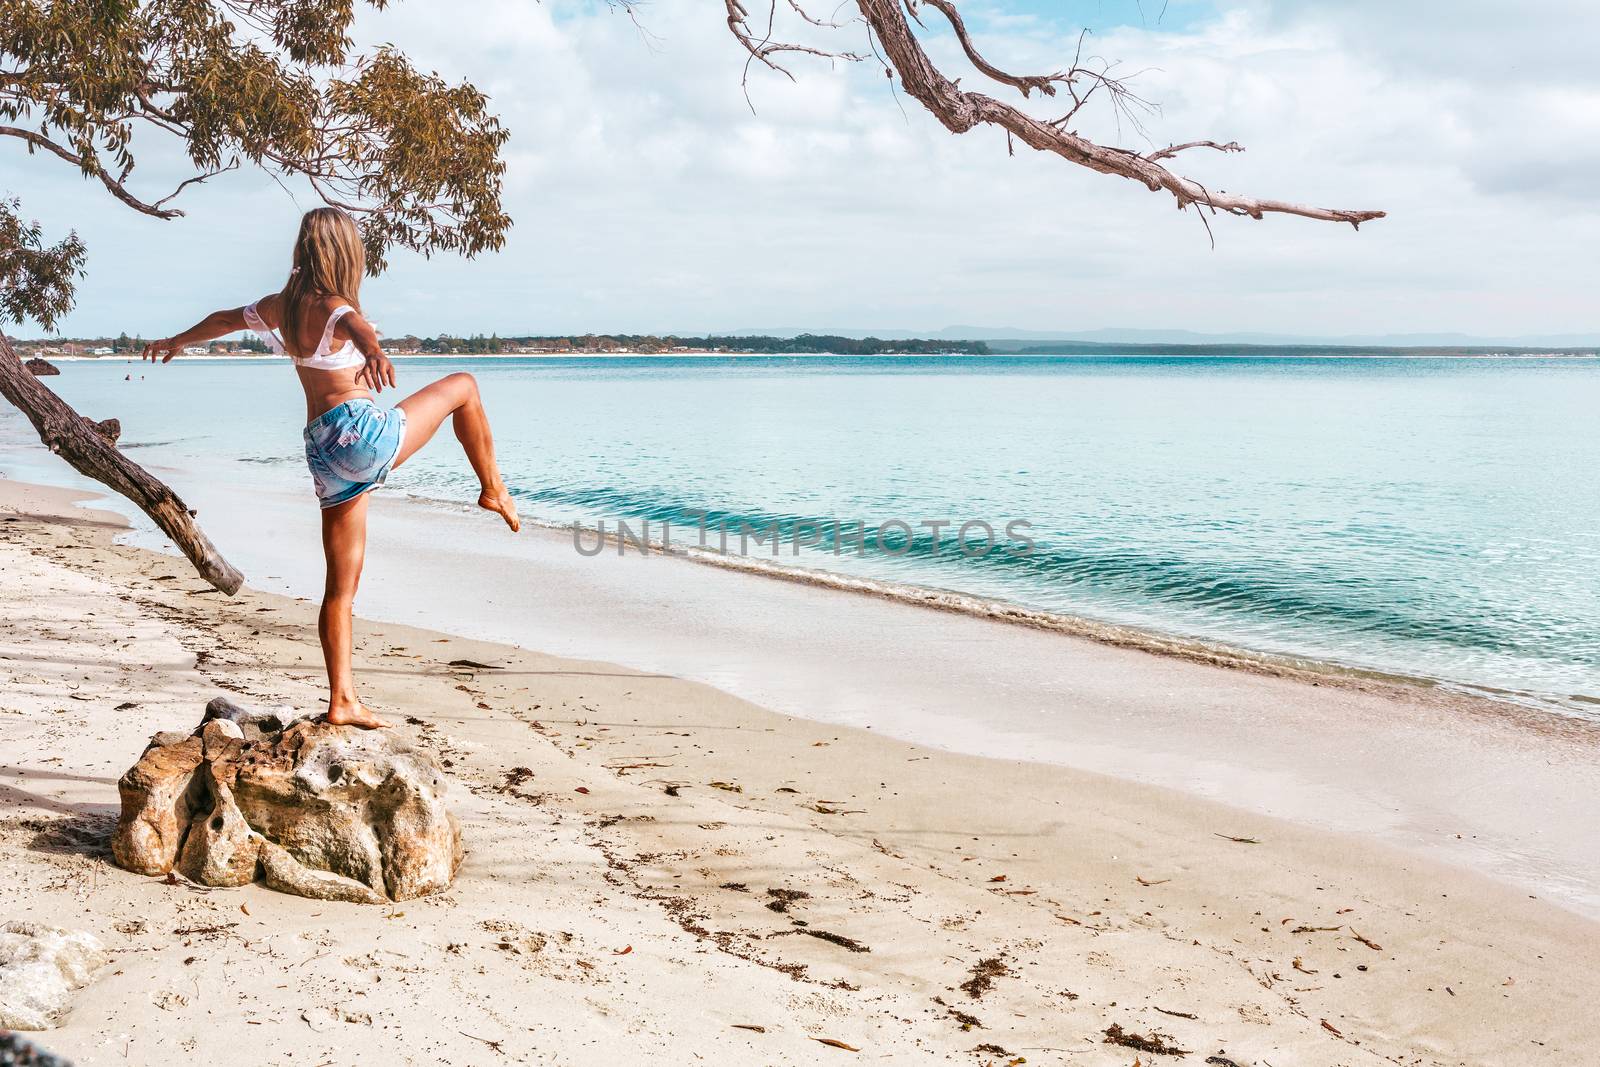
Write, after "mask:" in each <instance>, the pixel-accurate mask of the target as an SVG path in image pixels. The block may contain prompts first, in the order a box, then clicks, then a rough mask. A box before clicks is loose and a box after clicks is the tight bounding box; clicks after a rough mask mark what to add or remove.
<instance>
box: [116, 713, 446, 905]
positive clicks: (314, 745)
mask: <svg viewBox="0 0 1600 1067" xmlns="http://www.w3.org/2000/svg"><path fill="white" fill-rule="evenodd" d="M119 788H120V790H121V793H122V818H121V820H120V821H119V823H118V825H117V832H116V835H115V837H114V838H113V840H112V854H113V856H114V857H115V858H116V861H117V863H118V864H119V865H121V866H123V867H126V868H128V869H129V870H133V871H138V872H140V873H142V874H160V873H164V872H166V871H170V870H173V869H176V870H177V871H178V872H179V873H181V874H183V875H184V876H185V877H187V878H190V879H193V880H194V881H196V882H200V883H202V884H205V885H212V886H237V885H244V884H246V883H249V882H251V881H254V880H255V879H256V878H257V877H260V878H262V879H263V881H265V882H266V884H267V885H268V886H270V887H272V888H274V889H278V890H281V891H283V892H286V893H297V894H299V895H301V896H309V897H317V898H320V899H326V900H346V901H355V902H360V903H383V902H385V901H389V900H408V899H410V898H412V897H418V896H423V895H425V894H427V893H433V892H437V891H439V890H441V889H443V888H445V887H446V886H448V885H449V884H450V881H451V879H452V878H454V877H455V872H456V869H457V868H458V867H459V866H460V864H461V857H462V847H461V831H460V828H459V826H458V825H457V823H456V820H455V818H454V816H452V815H451V814H450V812H449V811H448V810H447V809H446V807H445V804H444V793H445V790H446V779H445V776H444V772H443V771H442V770H441V769H440V767H439V764H438V763H437V761H435V760H434V758H433V757H432V756H431V755H429V754H428V753H426V752H420V751H417V750H416V749H413V748H411V747H410V746H409V745H407V744H406V743H405V742H404V741H402V740H400V739H399V738H398V737H397V736H396V735H395V734H394V733H393V732H391V731H388V730H357V729H354V728H352V727H345V726H333V725H330V724H328V723H326V722H323V721H320V720H311V719H308V718H305V717H303V716H300V715H297V714H295V713H293V712H284V711H272V712H264V711H256V710H252V709H247V708H242V707H240V706H238V705H236V704H234V703H232V702H231V701H228V700H226V699H225V698H218V699H217V700H213V701H212V702H211V704H209V705H208V706H207V708H206V718H205V721H204V722H203V723H202V724H201V725H200V727H199V728H198V729H196V731H195V732H194V734H192V735H185V736H184V737H183V738H182V740H178V741H175V740H174V739H173V738H172V736H171V735H157V736H156V737H155V738H153V739H152V740H151V743H150V746H149V747H148V748H146V749H145V752H144V755H143V756H141V757H140V759H139V762H138V763H137V764H135V765H134V766H133V768H132V769H130V770H129V771H128V773H127V774H125V775H123V777H122V781H121V782H120V783H119Z"/></svg>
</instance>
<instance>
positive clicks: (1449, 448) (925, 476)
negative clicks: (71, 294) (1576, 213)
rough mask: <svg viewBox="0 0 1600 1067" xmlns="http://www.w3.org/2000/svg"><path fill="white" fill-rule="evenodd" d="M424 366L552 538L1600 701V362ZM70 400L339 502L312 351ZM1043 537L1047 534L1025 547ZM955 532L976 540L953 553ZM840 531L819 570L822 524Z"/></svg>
mask: <svg viewBox="0 0 1600 1067" xmlns="http://www.w3.org/2000/svg"><path fill="white" fill-rule="evenodd" d="M398 366H399V369H400V375H401V384H402V387H403V391H409V389H410V388H414V387H416V386H418V385H420V384H423V383H425V382H426V381H427V380H430V379H432V378H435V377H438V376H440V375H442V374H445V373H448V372H449V371H452V370H460V369H467V370H471V371H472V372H474V373H475V374H477V375H478V377H479V380H480V382H481V384H482V387H483V390H484V394H485V398H486V402H487V404H488V405H489V409H490V413H491V416H492V418H493V420H494V424H495V429H496V433H497V436H498V440H499V447H500V452H501V459H502V465H503V467H504V468H505V471H506V475H507V479H508V481H510V482H511V483H512V485H513V486H514V487H515V490H516V492H517V494H518V496H519V498H520V500H521V506H522V508H523V510H524V512H525V513H527V514H529V515H532V516H535V517H538V518H542V519H545V520H548V521H553V522H564V521H570V520H573V519H580V520H582V521H584V522H586V523H590V524H593V523H596V522H599V521H605V522H606V523H607V525H608V526H610V527H612V528H614V527H615V523H616V521H617V520H618V519H624V520H627V521H629V522H630V524H631V525H632V527H633V528H634V529H635V530H637V529H639V526H640V523H641V521H642V520H650V522H651V529H650V533H651V536H653V537H659V536H660V532H661V531H660V526H659V524H660V523H661V522H670V523H672V524H673V532H672V537H673V540H674V541H675V542H679V543H685V542H686V543H694V542H695V541H696V540H697V539H698V533H697V531H696V527H697V525H698V523H699V521H700V516H701V515H702V514H707V515H709V516H710V518H709V519H708V520H707V521H708V522H709V523H710V524H711V528H712V533H711V536H710V541H711V543H712V544H717V543H718V540H719V539H718V537H717V535H716V532H715V530H716V528H717V524H718V523H719V522H720V523H722V524H725V525H726V527H727V528H728V530H729V531H730V534H731V535H732V536H731V539H730V547H736V546H737V544H738V540H739V539H738V532H739V528H740V524H741V523H745V524H749V525H752V526H756V527H760V528H762V529H763V530H765V529H768V528H770V527H772V526H773V525H774V524H776V527H777V529H778V530H779V531H780V533H781V536H782V539H783V541H784V542H785V544H784V547H783V551H782V553H781V556H780V559H781V561H783V562H787V563H797V564H800V565H803V566H809V567H815V568H822V569H826V570H832V571H839V572H844V573H848V574H851V575H855V576H860V577H867V578H873V579H879V580H892V581H896V582H902V583H912V584H916V585H922V586H931V587H935V588H939V589H947V590H956V591H960V592H963V593H968V594H972V595H974V596H978V597H983V598H992V599H998V600H1004V601H1008V602H1014V603H1019V604H1023V605H1027V606H1030V607H1034V608H1040V609H1044V610H1048V611H1052V612H1060V613H1064V614H1070V615H1076V616H1082V617H1086V618H1090V619H1094V620H1099V621H1104V622H1111V623H1118V624H1124V625H1131V626H1136V627H1142V628H1146V629H1150V630H1156V631H1159V632H1162V633H1167V634H1174V635H1179V636H1184V637H1189V638H1194V639H1200V640H1206V641H1211V642H1220V643H1224V644H1228V645H1232V646H1236V647H1239V648H1243V649H1247V650H1255V651H1260V652H1265V653H1273V654H1281V655H1290V656H1296V657H1304V658H1308V659H1313V660H1322V661H1329V662H1334V663H1339V664H1344V665H1349V666H1357V667H1364V668H1371V669H1376V670H1380V671H1386V672H1392V673H1399V674H1406V675H1421V676H1426V677H1432V678H1438V679H1441V680H1444V681H1446V682H1450V683H1454V684H1458V685H1461V686H1467V687H1478V688H1487V689H1493V690H1497V691H1509V692H1511V693H1513V694H1516V695H1519V696H1520V697H1521V698H1523V699H1527V700H1530V701H1535V702H1538V703H1542V704H1545V705H1547V706H1553V707H1557V708H1560V709H1561V710H1565V711H1569V712H1573V713H1576V714H1580V715H1594V714H1595V713H1596V712H1597V710H1600V709H1597V708H1596V706H1595V705H1594V704H1593V703H1590V702H1589V700H1592V699H1593V698H1595V697H1597V696H1600V492H1597V490H1600V436H1597V435H1596V434H1595V433H1594V418H1595V411H1596V407H1597V401H1600V362H1596V361H1594V360H1587V359H1577V360H1539V359H1505V360H1496V359H1471V360H1467V359H1462V360H1443V359H1441V360H1430V359H1403V360H1402V359H1397V360H1374V359H1349V360H1344V359H1311V360H1301V359H1259V358H1247V359H1238V358H1205V359H1189V358H1110V357H1107V358H1076V357H1063V358H1050V357H1040V358H1001V357H994V358H971V357H928V358H900V357H894V358H843V357H839V358H833V357H828V358H820V359H819V358H787V357H771V358H753V357H740V358H738V359H737V360H730V359H720V358H716V359H708V358H703V357H687V358H682V359H605V360H578V359H559V360H558V359H536V358H527V359H492V360H491V359H484V360H462V359H455V360H410V359H408V360H403V361H400V363H399V364H398ZM129 372H131V373H132V374H133V375H134V378H135V380H134V381H131V382H127V381H124V380H123V376H124V375H125V374H127V373H129ZM140 374H143V375H144V378H143V380H139V376H140ZM50 383H51V385H52V386H53V387H54V388H57V389H58V390H59V391H60V392H61V393H62V394H63V395H64V396H66V397H67V398H68V399H69V400H70V401H72V402H73V403H74V404H75V405H77V406H78V407H79V409H80V410H82V411H84V412H85V413H86V414H91V415H94V416H95V417H104V416H106V415H113V414H114V415H116V416H118V417H120V418H121V419H122V421H123V425H124V438H123V443H124V446H125V447H126V448H128V449H129V452H130V455H133V456H135V457H137V458H139V459H140V461H141V462H149V463H154V464H158V465H161V466H163V467H168V468H176V469H177V470H178V471H179V472H180V473H179V474H178V475H175V476H174V481H175V483H176V484H177V487H178V488H179V491H180V492H182V486H183V483H184V479H185V478H229V479H233V480H236V481H240V482H242V483H245V484H247V485H249V484H263V485H276V486H295V487H299V486H305V485H308V478H307V475H306V473H305V470H304V465H303V460H302V457H301V452H300V448H301V445H300V435H299V429H300V423H301V421H302V419H301V416H302V414H303V402H302V400H301V399H300V397H299V394H298V388H297V386H296V383H295V381H294V376H293V374H292V373H291V372H290V371H289V369H288V368H287V367H286V366H285V365H283V364H281V363H273V362H238V363H226V362H217V361H193V362H185V361H180V362H177V363H174V364H172V365H170V366H166V367H143V368H141V367H139V366H138V365H130V364H127V363H124V362H122V361H117V362H114V363H113V362H111V361H109V360H108V361H106V362H104V363H99V362H93V363H71V364H65V365H63V374H62V376H61V377H59V378H53V379H51V380H50ZM388 398H389V395H388V394H386V396H385V399H388ZM0 418H4V419H6V420H7V421H9V423H10V424H11V426H12V427H13V429H14V428H15V425H16V423H17V419H16V416H15V415H14V414H13V413H10V412H9V411H7V412H6V414H5V415H4V416H0ZM473 484H474V483H473V482H472V480H471V475H470V472H468V471H467V469H466V467H465V465H464V464H463V463H462V460H461V457H460V454H459V452H457V451H456V450H455V449H454V447H453V446H451V447H447V448H443V449H435V450H432V451H430V452H426V453H424V454H422V455H421V456H419V457H418V458H417V459H416V460H414V461H413V464H412V465H409V466H408V467H407V468H405V469H403V470H401V471H399V472H397V473H396V474H395V475H394V476H393V477H392V478H391V480H390V486H391V488H392V489H395V490H402V491H404V492H407V493H410V494H413V495H415V496H419V497H425V498H437V499H441V500H460V499H463V498H465V499H470V498H471V495H472V494H473V488H472V487H473ZM308 491H309V490H308ZM836 520H842V521H844V522H845V523H847V524H854V523H858V522H859V523H863V524H865V525H866V527H867V528H868V530H869V535H868V541H869V545H872V544H873V542H875V541H876V540H877V538H876V537H875V536H874V533H875V528H876V527H878V526H879V525H880V524H882V523H885V522H889V523H893V522H895V521H896V520H898V521H899V522H904V523H905V524H906V525H907V526H908V527H910V528H911V530H910V532H911V533H912V534H913V536H912V537H910V538H909V539H908V538H907V537H906V533H907V531H906V530H905V529H902V528H900V527H897V526H894V525H891V526H890V527H889V528H888V530H887V531H886V534H885V537H884V543H883V544H882V545H877V546H876V547H873V548H872V549H871V550H870V551H868V552H867V553H866V554H865V555H862V556H857V555H855V554H854V553H853V552H851V551H843V552H841V553H839V554H837V555H836V554H835V553H834V552H833V551H831V546H830V542H831V534H832V531H831V529H830V527H829V524H830V523H832V522H834V521H836ZM969 520H977V521H983V522H987V523H988V524H989V525H990V526H991V527H993V529H994V530H995V534H996V545H995V548H994V549H993V550H992V551H989V552H988V553H987V554H982V555H979V554H976V552H975V551H974V553H973V554H964V553H963V552H961V551H959V550H958V549H957V548H956V547H955V545H954V543H953V537H954V534H955V530H956V527H958V526H960V525H961V524H962V523H964V522H967V521H969ZM1017 521H1020V522H1023V523H1028V524H1031V525H1030V526H1029V527H1027V528H1022V527H1014V528H1013V529H1014V532H1017V533H1018V534H1019V536H1018V537H1014V538H1011V539H1007V538H1006V537H1005V536H1004V532H1005V527H1006V525H1007V524H1008V523H1011V522H1017ZM928 522H934V523H947V524H948V525H946V526H943V527H942V528H940V529H939V531H938V536H937V540H936V539H935V535H934V534H933V533H932V532H931V531H930V530H929V529H928V528H927V527H925V526H923V525H922V524H924V523H928ZM819 526H820V527H821V531H820V536H819V540H818V541H817V542H816V543H814V544H812V545H810V546H809V547H806V548H803V549H802V550H801V551H800V554H799V555H798V556H796V555H795V554H794V550H793V548H792V542H793V540H794V538H795V536H796V531H799V534H800V536H801V539H802V540H810V538H811V536H812V534H813V531H815V530H816V529H817V527H819ZM850 528H851V527H850V526H849V525H847V526H846V529H845V531H844V532H846V533H848V532H849V530H850ZM1020 535H1026V537H1028V538H1031V541H1032V546H1031V551H1026V550H1025V549H1026V546H1025V544H1024V542H1023V541H1022V538H1021V536H1020ZM969 543H970V544H971V546H972V548H973V549H974V550H975V549H976V548H978V547H981V546H982V544H983V543H985V539H984V537H983V535H982V528H981V527H973V528H971V529H970V531H969ZM747 547H748V551H749V554H751V555H759V556H761V557H763V558H767V559H770V558H771V550H770V547H768V546H767V545H764V544H759V543H753V542H747ZM1586 698H1588V700H1586Z"/></svg>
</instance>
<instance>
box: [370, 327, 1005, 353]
mask: <svg viewBox="0 0 1600 1067" xmlns="http://www.w3.org/2000/svg"><path fill="white" fill-rule="evenodd" d="M390 344H391V345H392V346H393V347H395V348H397V349H398V350H400V351H406V350H414V351H417V352H433V353H441V354H451V353H460V354H463V355H496V354H501V353H516V352H522V351H525V350H529V349H532V350H536V351H544V352H637V353H641V354H645V355H652V354H656V353H660V352H674V351H693V352H753V353H757V354H761V355H785V354H801V353H823V352H828V353H836V354H838V355H847V356H876V355H887V354H901V353H903V354H908V355H940V354H958V355H968V356H982V355H987V354H988V353H989V346H988V344H986V343H985V342H983V341H936V340H923V339H920V338H919V339H911V340H896V341H886V340H883V339H881V338H877V337H865V338H856V337H839V336H836V335H833V334H811V333H803V334H800V335H799V336H798V337H766V336H762V337H724V336H717V335H714V334H713V335H707V336H703V337H680V336H677V335H675V334H668V335H666V336H657V335H655V334H632V333H624V334H583V335H581V336H579V335H573V334H568V335H564V336H530V337H501V336H499V335H498V334H491V335H490V336H488V337H485V336H483V335H482V334H476V335H474V336H472V337H452V336H449V335H448V334H441V335H440V336H438V337H414V336H406V337H402V338H397V339H395V340H393V341H391V342H390Z"/></svg>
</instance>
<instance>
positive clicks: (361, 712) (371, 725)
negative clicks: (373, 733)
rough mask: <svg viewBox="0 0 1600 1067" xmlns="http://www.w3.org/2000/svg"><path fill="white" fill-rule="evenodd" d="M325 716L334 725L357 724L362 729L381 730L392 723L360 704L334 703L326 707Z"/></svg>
mask: <svg viewBox="0 0 1600 1067" xmlns="http://www.w3.org/2000/svg"><path fill="white" fill-rule="evenodd" d="M327 717H328V721H329V722H330V723H332V724H333V725H335V726H359V727H361V729H363V730H381V729H386V728H387V727H389V726H390V725H392V724H391V723H388V722H385V721H384V720H382V719H380V718H378V717H377V716H376V715H374V714H372V712H370V711H368V710H367V709H366V708H365V707H363V706H362V705H360V704H336V705H334V706H333V707H330V708H329V709H328V716H327Z"/></svg>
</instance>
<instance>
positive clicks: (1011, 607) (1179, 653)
mask: <svg viewBox="0 0 1600 1067" xmlns="http://www.w3.org/2000/svg"><path fill="white" fill-rule="evenodd" d="M407 499H408V500H411V501H414V502H415V503H417V504H420V505H422V506H425V507H444V508H450V507H453V506H454V505H453V504H452V502H450V501H445V500H439V499H437V498H434V497H427V496H420V495H417V494H407ZM523 521H524V523H525V524H527V525H529V526H533V527H537V528H539V529H542V530H547V531H551V532H561V531H569V530H572V529H573V528H574V523H571V522H555V521H552V520H549V519H541V518H535V517H532V516H523ZM582 530H583V532H584V533H585V534H586V535H590V534H596V533H597V531H596V529H595V528H594V527H592V526H587V525H584V526H582ZM645 535H646V536H645V538H644V540H645V544H646V545H647V546H648V548H649V550H650V551H651V552H654V553H656V554H659V555H664V556H671V557H673V558H676V559H682V560H685V561H688V562H691V563H697V564H700V565H702V566H707V567H720V568H723V569H725V570H731V571H737V572H739V573H743V574H752V575H758V576H760V577H763V578H768V579H771V580H773V581H780V582H793V583H795V584H798V585H809V586H815V587H817V588H821V589H830V590H833V591H835V592H839V593H845V594H850V595H856V596H867V597H876V598H879V599H882V600H887V601H891V602H894V603H899V604H906V605H910V606H913V607H919V608H926V609H928V610H931V611H943V612H949V613H950V614H953V615H962V616H967V617H970V618H976V619H984V620H987V621H992V622H997V623H1003V624H1006V625H1012V626H1022V627H1027V628H1029V629H1033V630H1039V631H1043V632H1046V633H1055V634H1061V635H1063V636H1067V637H1073V638H1079V639H1082V640H1086V641H1093V642H1095V643H1096V644H1101V645H1106V646H1109V647H1112V648H1125V649H1130V650H1136V651H1140V652H1146V653H1149V654H1150V655H1153V656H1165V657H1170V658H1173V659H1178V660H1184V661H1186V662H1190V663H1200V664H1205V665H1207V666H1212V667H1219V668H1222V669H1225V670H1238V671H1245V672H1248V673H1252V674H1261V675H1265V676H1268V677H1274V678H1287V679H1292V680H1294V681H1297V682H1303V683H1306V684H1309V685H1336V686H1343V687H1347V688H1350V689H1353V690H1356V691H1358V692H1368V693H1379V694H1384V695H1391V696H1403V697H1406V698H1410V699H1429V700H1438V701H1440V702H1441V703H1442V704H1443V705H1444V706H1446V707H1449V708H1451V709H1452V710H1456V711H1460V712H1462V713H1464V714H1484V715H1494V714H1501V715H1505V716H1507V717H1510V718H1515V719H1518V720H1521V721H1523V722H1525V724H1526V725H1528V726H1529V727H1530V728H1533V729H1546V730H1552V731H1556V732H1563V730H1562V727H1563V725H1564V724H1565V723H1567V722H1569V721H1571V720H1576V721H1578V722H1579V723H1582V724H1585V725H1584V726H1583V727H1580V728H1578V729H1576V730H1575V731H1573V732H1572V734H1571V736H1573V737H1574V738H1576V739H1581V740H1585V741H1588V742H1592V743H1595V744H1600V733H1594V732H1592V731H1591V730H1589V729H1588V728H1587V727H1589V726H1592V725H1593V722H1592V720H1590V719H1588V718H1585V717H1584V716H1582V715H1579V714H1576V713H1574V712H1572V711H1570V710H1567V709H1565V708H1563V707H1562V706H1561V704H1560V703H1558V702H1557V698H1555V697H1554V696H1553V695H1551V694H1543V693H1532V692H1525V691H1520V690H1512V689H1495V688H1491V687H1489V686H1483V685H1473V684H1472V683H1469V682H1458V681H1454V680H1452V679H1448V678H1436V677H1431V676H1429V675H1422V674H1403V673H1397V672H1394V671H1385V670H1381V669H1379V668H1376V667H1363V666H1358V665H1354V664H1347V663H1340V662H1337V661H1334V660H1318V659H1312V658H1309V657H1304V656H1294V655H1290V654H1288V653H1278V652H1267V651H1263V650H1260V649H1252V648H1246V647H1244V646H1241V645H1230V644H1227V643H1226V642H1222V641H1209V640H1206V639H1203V638H1199V637H1191V636H1188V635H1184V634H1180V633H1173V632H1169V631H1164V630H1159V629H1155V628H1152V627H1139V626H1128V625H1123V624H1120V623H1114V622H1106V621H1103V620H1100V619H1094V618H1090V617H1088V616H1085V615H1072V614H1068V613H1065V612H1059V611H1049V610H1046V609H1044V608H1035V607H1030V606H1028V605H1026V604H1019V603H1017V602H1015V601H1010V600H1004V599H1000V598H997V597H982V596H977V595H975V594H971V593H963V592H960V591H959V590H954V589H942V588H939V587H936V586H929V585H919V584H916V583H913V582H896V581H891V580H888V579H882V578H869V577H865V576H857V575H850V574H844V573H840V572H837V571H829V570H825V569H823V568H821V567H809V566H806V565H805V564H803V563H776V562H769V561H767V560H764V559H760V558H757V557H755V556H747V555H739V554H737V553H722V552H719V551H717V550H716V549H712V548H707V547H702V546H699V545H692V546H687V547H686V546H684V545H682V544H676V545H674V544H667V543H663V542H662V541H661V540H659V539H657V538H652V537H649V536H648V530H646V531H645ZM574 536H576V535H574ZM599 540H600V541H601V542H603V543H604V544H605V545H606V546H607V547H615V548H618V550H619V555H620V554H622V552H623V551H624V550H625V548H626V545H627V544H632V542H624V540H623V538H622V536H621V535H620V534H619V533H600V534H599ZM797 558H798V557H797ZM1565 699H1568V700H1572V701H1575V702H1577V703H1580V704H1586V705H1600V696H1590V695H1587V694H1582V693H1575V694H1569V695H1567V696H1566V697H1565ZM1546 716H1549V717H1553V718H1554V719H1555V720H1556V721H1554V722H1549V721H1546V719H1545V717H1546Z"/></svg>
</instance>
